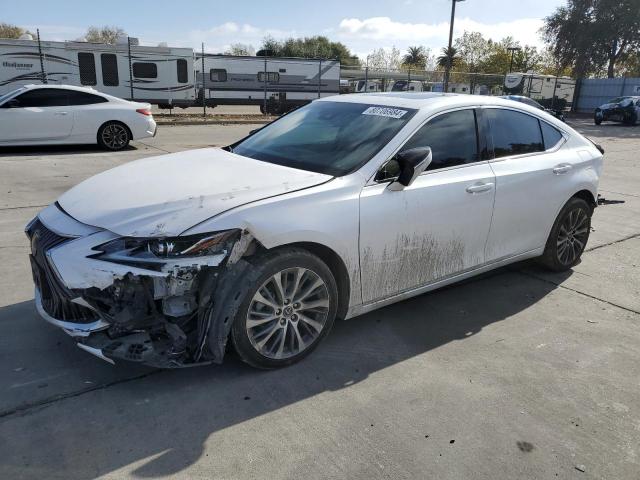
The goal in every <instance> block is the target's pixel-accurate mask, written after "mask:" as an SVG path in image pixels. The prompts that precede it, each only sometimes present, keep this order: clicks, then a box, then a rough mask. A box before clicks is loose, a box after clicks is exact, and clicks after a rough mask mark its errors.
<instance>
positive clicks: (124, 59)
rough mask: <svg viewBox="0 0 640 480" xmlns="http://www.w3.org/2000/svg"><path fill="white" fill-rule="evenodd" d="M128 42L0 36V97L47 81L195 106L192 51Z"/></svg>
mask: <svg viewBox="0 0 640 480" xmlns="http://www.w3.org/2000/svg"><path fill="white" fill-rule="evenodd" d="M131 40H133V41H132V42H131V43H133V44H132V45H131V46H129V44H128V42H127V39H126V38H124V39H123V40H121V41H119V42H118V43H117V44H115V45H107V44H101V43H89V42H49V41H42V42H40V45H38V42H37V41H35V40H29V39H25V40H8V39H0V95H2V94H4V93H7V92H9V91H12V90H15V89H16V88H18V87H21V86H23V85H28V84H40V83H49V84H52V85H62V84H64V85H76V86H85V87H92V88H94V89H96V90H98V91H100V92H103V93H107V94H109V95H113V96H115V97H120V98H124V99H127V100H140V101H145V102H148V103H152V104H156V105H159V106H161V107H170V106H189V105H191V104H193V102H194V100H195V88H194V69H193V50H191V49H190V48H171V47H165V46H157V47H145V46H140V45H137V40H135V39H131ZM129 49H130V50H131V55H129ZM129 57H131V58H129Z"/></svg>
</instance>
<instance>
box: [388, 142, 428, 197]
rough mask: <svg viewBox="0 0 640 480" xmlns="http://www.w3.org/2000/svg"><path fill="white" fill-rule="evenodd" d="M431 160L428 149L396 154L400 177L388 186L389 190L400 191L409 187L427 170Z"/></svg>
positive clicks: (421, 148)
mask: <svg viewBox="0 0 640 480" xmlns="http://www.w3.org/2000/svg"><path fill="white" fill-rule="evenodd" d="M432 158H433V156H432V154H431V148H430V147H418V148H411V149H409V150H405V151H404V152H401V153H398V154H397V155H396V157H395V159H396V160H397V161H398V164H399V165H400V175H399V176H398V179H397V180H396V181H394V182H391V183H390V184H389V187H388V188H389V190H394V191H397V190H402V189H403V188H405V187H408V186H409V185H411V184H412V183H413V181H414V180H415V179H416V178H418V176H419V175H420V174H421V173H422V172H424V171H425V170H426V169H427V167H428V166H429V164H430V163H431V160H432Z"/></svg>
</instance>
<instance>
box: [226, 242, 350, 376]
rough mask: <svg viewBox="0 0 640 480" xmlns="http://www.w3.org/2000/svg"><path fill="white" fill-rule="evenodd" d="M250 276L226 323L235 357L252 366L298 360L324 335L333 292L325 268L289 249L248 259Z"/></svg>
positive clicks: (334, 306) (334, 303)
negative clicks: (253, 271)
mask: <svg viewBox="0 0 640 480" xmlns="http://www.w3.org/2000/svg"><path fill="white" fill-rule="evenodd" d="M252 263H254V265H255V268H256V270H257V271H256V274H257V275H256V276H253V275H252V276H251V277H252V278H253V280H251V283H252V284H251V285H249V286H248V287H249V288H247V289H246V294H245V298H244V301H243V302H242V304H241V306H240V308H239V309H238V311H237V314H236V317H235V319H234V322H233V325H232V327H231V339H232V342H233V345H234V346H235V348H236V351H237V352H238V354H239V355H240V357H241V358H242V359H243V360H244V361H245V362H247V363H248V364H250V365H252V366H254V367H258V368H265V369H270V368H279V367H284V366H287V365H291V364H293V363H296V362H298V361H300V360H302V359H303V358H304V357H305V356H307V355H308V354H309V353H311V352H312V351H313V350H314V349H315V348H316V347H317V346H318V344H319V343H320V341H321V340H322V339H323V338H324V337H325V336H326V335H327V334H328V333H329V331H330V330H331V327H332V325H333V321H334V319H335V316H336V311H337V301H338V293H337V292H338V290H337V286H336V281H335V279H334V277H333V274H332V273H331V270H330V269H329V268H328V267H327V266H326V265H325V263H324V262H322V260H320V259H319V258H318V257H316V256H315V255H312V254H311V253H309V252H307V251H306V250H302V249H298V248H292V249H287V250H281V251H276V252H270V253H267V254H265V255H263V256H261V257H259V258H257V259H256V260H255V262H252Z"/></svg>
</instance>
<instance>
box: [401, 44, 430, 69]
mask: <svg viewBox="0 0 640 480" xmlns="http://www.w3.org/2000/svg"><path fill="white" fill-rule="evenodd" d="M402 63H403V64H405V65H407V66H410V67H422V68H424V66H425V64H426V63H427V57H426V55H425V53H424V47H409V48H408V49H407V53H406V54H405V55H404V57H402Z"/></svg>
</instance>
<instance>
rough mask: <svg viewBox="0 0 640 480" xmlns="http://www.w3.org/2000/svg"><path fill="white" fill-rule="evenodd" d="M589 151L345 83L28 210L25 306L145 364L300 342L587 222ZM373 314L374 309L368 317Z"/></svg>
mask: <svg viewBox="0 0 640 480" xmlns="http://www.w3.org/2000/svg"><path fill="white" fill-rule="evenodd" d="M602 159H603V156H602V153H601V152H600V151H599V150H598V149H597V148H596V147H595V146H594V145H593V144H592V143H591V142H590V141H589V140H587V139H586V138H584V137H583V136H581V135H580V134H578V133H577V132H575V131H574V130H573V129H572V128H571V127H569V126H568V125H566V124H564V123H562V122H560V121H559V120H557V119H555V118H554V117H552V116H551V115H549V114H547V113H545V112H543V111H541V110H539V109H535V108H532V107H529V106H527V105H525V104H518V103H515V102H512V101H509V100H501V99H496V98H488V97H479V96H470V95H460V96H458V95H450V94H439V93H419V94H411V93H388V94H367V95H343V96H339V97H330V98H326V99H322V100H318V101H315V102H313V103H312V104H310V105H307V106H305V107H303V108H300V109H299V110H296V111H294V112H292V113H289V114H288V115H285V116H283V117H281V118H280V119H279V120H277V121H275V122H273V123H271V124H269V125H267V126H265V127H264V128H262V129H260V130H258V131H255V132H252V134H251V135H249V136H248V137H246V138H244V139H242V140H240V141H238V142H237V143H234V144H233V145H230V146H228V147H225V148H222V149H219V148H207V149H201V150H193V151H188V152H181V153H175V154H171V155H164V156H160V157H156V158H147V159H143V160H138V161H136V162H132V163H128V164H126V165H122V166H120V167H117V168H114V169H112V170H109V171H106V172H104V173H101V174H99V175H96V176H95V177H93V178H90V179H88V180H86V181H84V182H82V183H80V184H79V185H77V186H76V187H74V188H73V189H71V190H70V191H68V192H67V193H65V194H63V195H62V196H61V197H60V198H59V200H58V201H57V202H55V203H54V204H53V205H51V206H49V207H48V208H46V209H44V210H43V211H42V212H40V214H39V215H38V216H37V217H36V218H35V219H34V220H33V221H32V222H31V223H30V224H29V225H28V226H27V228H26V231H27V235H28V236H29V238H30V239H31V246H32V252H31V264H32V269H33V275H34V280H35V284H36V293H35V298H36V306H37V308H38V311H39V312H40V314H41V315H42V316H43V317H44V318H45V319H46V320H48V321H49V322H51V323H53V324H54V325H57V326H59V327H61V328H63V329H64V330H65V331H66V332H67V333H69V334H70V335H72V336H73V337H74V338H75V340H76V341H77V343H78V346H79V347H81V348H83V349H85V350H87V351H89V352H91V353H93V354H95V355H97V356H99V357H101V358H103V359H105V360H107V361H109V362H114V360H130V361H135V362H143V363H146V364H150V365H155V366H159V367H174V366H185V365H193V364H204V363H210V362H215V363H220V362H221V361H222V359H223V356H224V352H225V348H226V346H227V344H228V339H231V343H232V344H233V346H234V348H235V349H236V350H237V352H238V353H239V355H240V357H241V358H242V359H244V360H245V361H246V362H248V363H249V364H251V365H254V366H257V367H262V368H275V367H281V366H284V365H288V364H291V363H294V362H296V361H298V360H300V359H302V358H303V357H304V356H305V355H307V354H309V353H310V352H311V351H312V350H313V349H314V348H315V347H316V346H317V345H318V344H319V343H320V341H321V340H322V339H323V338H324V337H325V336H326V335H327V334H328V333H329V330H330V329H331V326H332V324H333V322H334V319H336V318H339V319H348V318H350V317H354V316H356V315H361V314H363V313H365V312H369V311H371V310H374V309H376V308H380V307H383V306H385V305H389V304H391V303H394V302H397V301H399V300H402V299H405V298H408V297H412V296H415V295H419V294H422V293H424V292H427V291H429V290H433V289H436V288H439V287H442V286H444V285H448V284H451V283H454V282H457V281H460V280H463V279H465V278H468V277H471V276H473V275H477V274H479V273H481V272H486V271H487V270H491V269H494V268H497V267H500V266H502V265H506V264H509V263H512V262H515V261H518V260H523V259H526V258H533V257H538V258H540V260H541V261H542V263H543V264H544V265H546V266H547V267H549V268H551V269H552V270H556V271H560V270H566V269H568V268H571V267H572V266H573V265H575V264H576V263H577V262H578V261H579V259H580V255H581V254H582V252H583V250H584V248H585V245H586V243H587V239H588V238H589V229H590V219H591V215H592V212H593V209H594V207H595V206H596V198H597V187H598V180H599V177H600V173H601V169H602ZM372 328H374V327H372Z"/></svg>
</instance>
